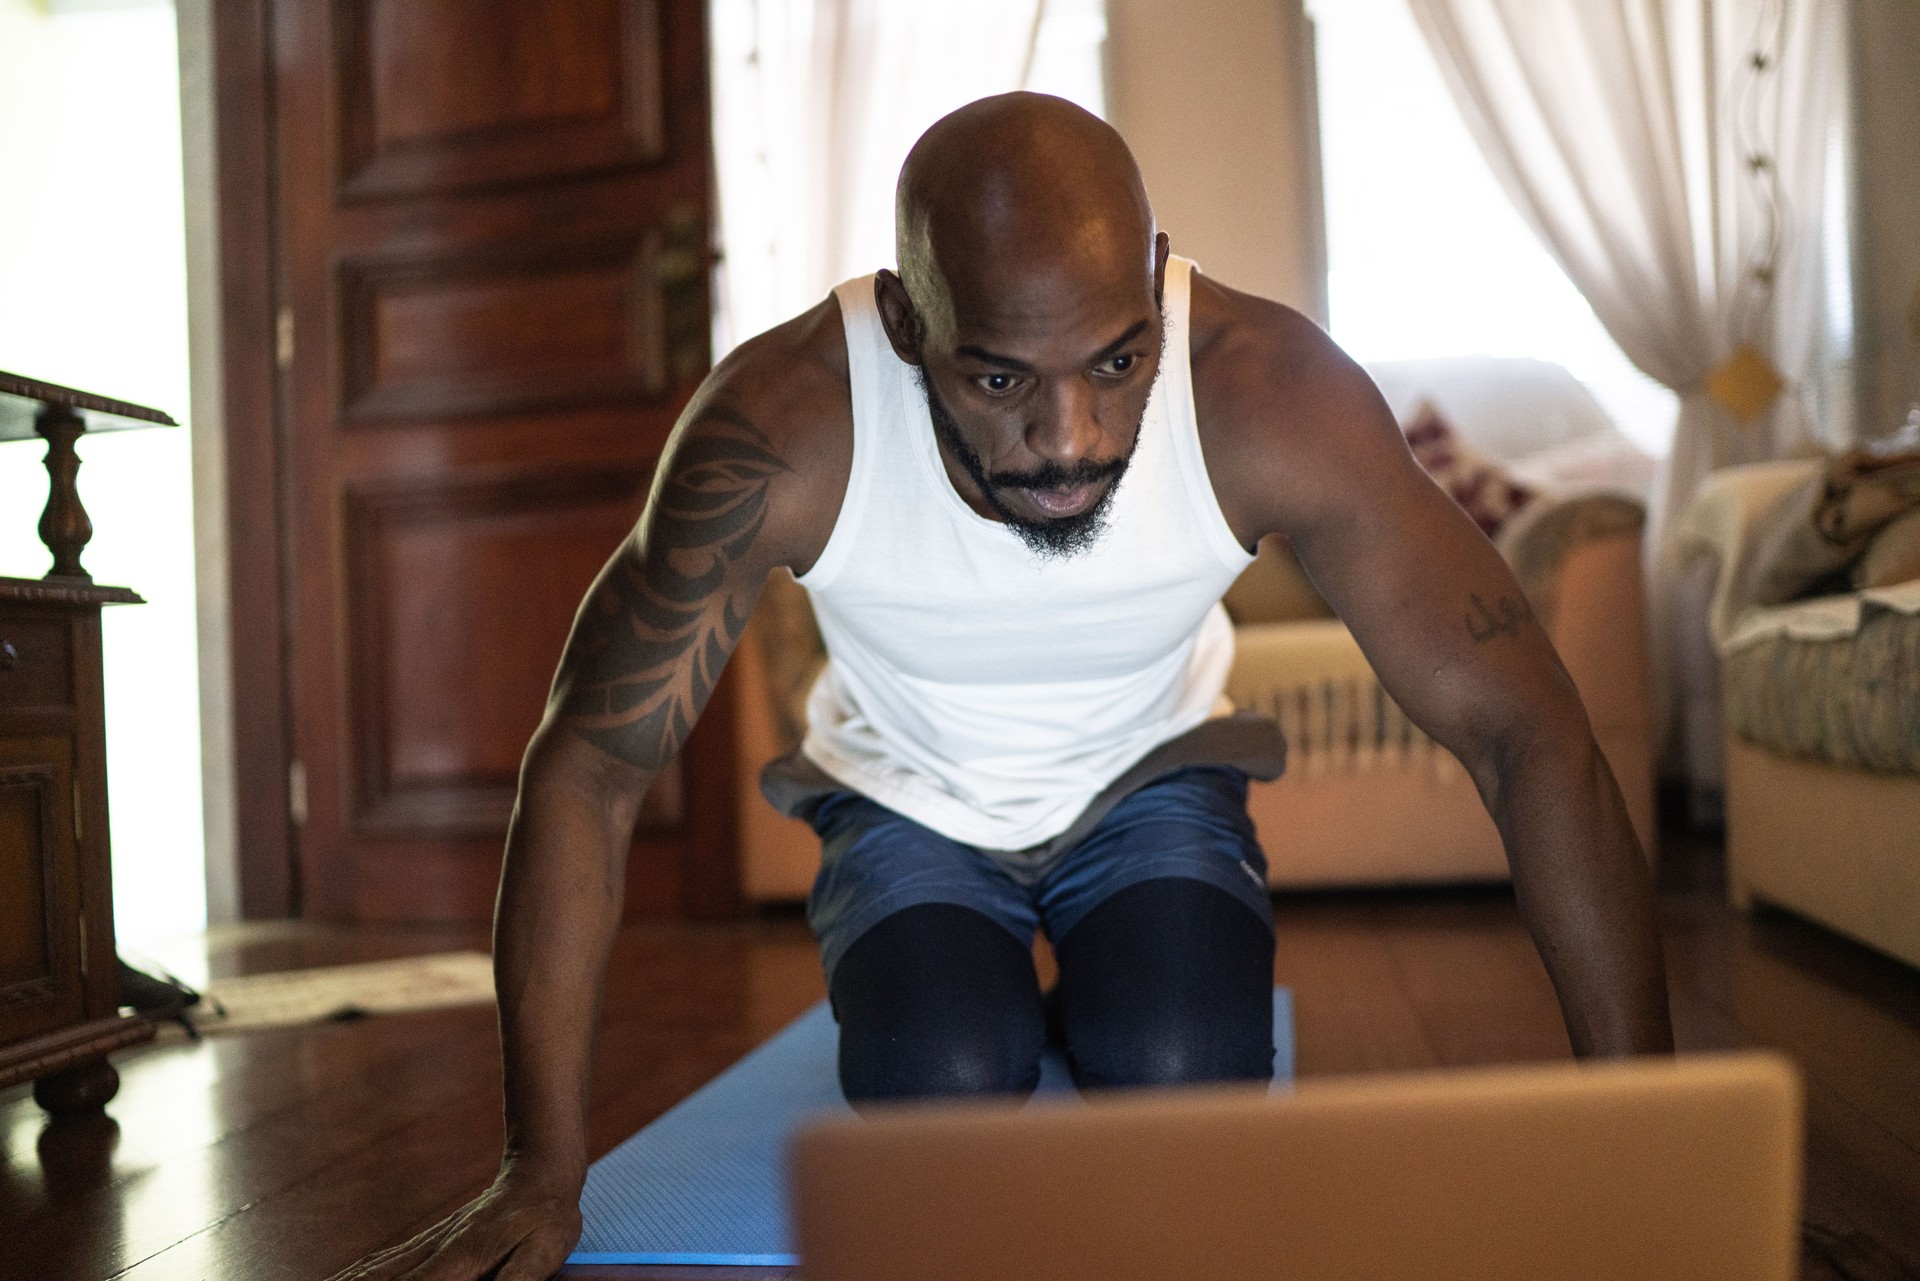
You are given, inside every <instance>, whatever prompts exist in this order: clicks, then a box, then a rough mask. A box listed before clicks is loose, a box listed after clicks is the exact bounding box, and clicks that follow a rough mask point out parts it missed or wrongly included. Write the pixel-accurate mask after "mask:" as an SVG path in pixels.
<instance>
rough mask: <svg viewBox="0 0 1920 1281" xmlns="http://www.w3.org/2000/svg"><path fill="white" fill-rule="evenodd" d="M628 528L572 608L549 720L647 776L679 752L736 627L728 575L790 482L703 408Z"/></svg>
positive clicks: (722, 412) (745, 428) (753, 441)
mask: <svg viewBox="0 0 1920 1281" xmlns="http://www.w3.org/2000/svg"><path fill="white" fill-rule="evenodd" d="M667 466H669V467H670V468H671V470H670V471H669V472H668V474H667V477H666V480H665V481H664V482H663V483H661V484H659V485H658V486H657V488H656V489H655V491H654V493H653V496H652V498H651V499H650V500H649V502H648V505H647V511H646V514H645V515H644V516H643V517H642V518H641V524H640V528H639V529H638V530H636V531H635V533H634V535H633V537H632V538H630V539H629V540H628V542H627V543H626V545H625V546H623V547H622V548H621V550H620V551H619V552H618V553H617V554H616V555H615V556H614V558H613V559H612V561H610V562H609V563H608V565H607V567H606V569H604V570H603V571H601V575H600V579H599V581H598V582H597V583H596V584H595V585H594V588H593V591H592V592H591V594H590V595H589V596H588V598H587V600H586V602H585V603H584V604H583V605H582V606H581V608H580V615H579V617H578V618H577V619H576V620H575V622H574V630H573V636H572V638H571V640H569V642H568V645H567V654H566V658H565V660H564V661H563V662H562V664H561V670H560V675H559V678H558V679H557V681H556V682H555V691H554V696H555V698H556V700H557V701H558V704H559V718H560V719H561V720H562V721H563V722H564V723H566V724H567V725H568V726H569V727H570V728H572V729H573V730H574V731H575V732H576V733H578V734H579V735H580V736H581V737H582V738H585V739H586V740H587V741H588V742H590V743H592V744H594V745H595V746H596V747H599V748H600V749H601V750H603V751H605V752H607V753H609V754H610V755H612V756H614V757H617V758H618V759H620V760H622V761H625V762H626V763H628V764H629V765H634V766H637V767H639V768H641V769H644V770H649V771H657V770H659V769H660V768H661V767H662V766H664V765H665V764H666V763H667V761H668V760H670V759H671V758H672V756H673V754H674V753H675V752H676V751H678V750H679V748H680V745H681V743H682V742H684V741H685V740H686V737H687V735H688V733H690V732H691V731H692V729H693V723H694V721H695V720H696V719H698V717H699V715H700V709H701V708H703V707H704V706H706V702H707V698H708V696H709V695H710V694H712V693H713V686H714V682H716V681H717V680H719V679H720V671H721V669H722V668H723V667H725V666H726V662H727V658H728V656H729V655H730V654H732V652H733V647H734V645H735V644H736V643H737V642H738V641H739V639H740V633H741V631H742V630H743V629H744V628H745V627H746V625H747V617H748V615H749V614H750V613H751V610H752V606H753V600H754V597H755V595H756V591H755V587H756V584H750V583H748V582H745V581H743V580H742V579H741V577H740V575H739V573H738V570H739V569H740V568H741V565H742V562H743V561H745V560H746V559H747V558H748V552H749V549H751V548H752V546H753V544H754V540H755V539H757V538H758V537H759V535H760V532H761V529H762V527H763V526H764V525H765V523H766V516H767V487H768V484H769V483H770V482H771V481H772V480H773V478H774V477H775V476H778V475H780V474H782V473H784V472H788V471H790V470H791V468H789V467H788V466H787V464H786V462H785V461H784V460H783V459H781V458H780V456H779V455H778V454H776V453H775V452H774V450H773V446H772V444H771V443H770V442H769V441H768V440H767V438H766V436H764V435H763V434H761V432H760V430H759V428H757V427H755V426H754V424H753V422H752V420H751V419H749V418H748V417H747V416H746V415H745V414H744V413H741V412H740V411H739V410H737V409H734V408H731V407H729V406H726V405H708V406H706V407H705V408H703V409H702V410H701V412H700V415H699V417H697V418H695V419H694V420H693V422H691V423H690V424H689V425H688V426H687V428H686V430H685V432H684V434H683V435H682V436H681V438H680V439H679V441H678V442H677V443H676V444H675V445H674V446H673V447H672V449H671V452H670V454H669V458H668V460H667Z"/></svg>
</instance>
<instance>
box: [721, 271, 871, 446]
mask: <svg viewBox="0 0 1920 1281" xmlns="http://www.w3.org/2000/svg"><path fill="white" fill-rule="evenodd" d="M702 394H703V395H707V396H710V397H712V398H715V399H722V400H725V401H726V402H728V403H730V404H732V405H734V406H735V407H737V408H738V409H739V410H740V411H741V412H743V413H745V414H747V415H748V416H749V417H751V418H752V419H754V421H755V423H756V425H757V426H758V427H759V428H760V430H761V431H763V432H765V433H766V434H767V435H768V436H769V437H770V438H772V439H774V440H776V441H779V442H782V443H787V442H793V443H796V444H798V443H801V442H803V441H804V440H806V439H807V438H810V437H812V436H816V435H820V434H822V433H825V434H828V435H837V434H841V433H842V432H844V431H847V430H851V427H852V422H853V409H852V396H851V393H850V391H849V387H848V374H847V341H846V334H845V331H844V329H843V328H842V326H841V321H840V304H839V302H838V301H837V300H836V299H835V298H834V296H833V295H832V294H828V295H827V296H826V298H824V299H823V300H821V302H820V303H819V304H818V305H816V306H814V307H811V308H809V309H807V310H806V311H803V312H801V313H800V314H799V315H798V316H795V317H794V318H793V319H791V320H788V321H785V322H783V323H782V324H778V325H775V326H774V327H773V328H771V329H768V330H765V331H764V332H762V333H759V334H755V335H754V336H753V337H751V338H749V339H747V340H746V341H745V342H743V343H741V344H740V345H739V346H737V347H735V348H734V349H733V350H732V351H731V352H729V353H727V356H726V358H725V359H723V360H722V361H721V362H720V363H719V364H718V365H716V366H715V367H714V370H713V373H712V374H710V375H709V376H708V379H707V385H706V386H705V387H703V388H702Z"/></svg>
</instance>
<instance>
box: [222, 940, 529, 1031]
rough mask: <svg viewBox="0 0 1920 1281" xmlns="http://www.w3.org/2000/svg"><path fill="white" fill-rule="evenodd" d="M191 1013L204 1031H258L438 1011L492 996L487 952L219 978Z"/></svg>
mask: <svg viewBox="0 0 1920 1281" xmlns="http://www.w3.org/2000/svg"><path fill="white" fill-rule="evenodd" d="M201 996H202V998H203V999H202V1000H201V1002H200V1004H198V1005H196V1006H194V1007H193V1008H192V1009H190V1010H188V1011H187V1018H188V1020H189V1021H190V1022H192V1024H193V1026H194V1028H195V1030H197V1031H200V1032H254V1031H259V1030H261V1029H264V1028H274V1027H292V1026H295V1025H298V1024H301V1023H322V1022H326V1021H328V1020H332V1019H348V1018H356V1017H359V1016H361V1015H365V1014H397V1013H400V1012H402V1011H406V1010H436V1009H443V1008H445V1007H447V1006H452V1005H481V1004H486V1003H489V1002H491V1001H492V1000H493V960H492V958H490V957H489V956H488V955H487V954H486V953H485V952H440V953H436V954H434V955H431V956H408V957H402V958H400V959H399V960H393V961H368V962H364V963H360V964H354V965H323V966H320V967H318V968H315V969H311V970H282V971H280V972H279V973H275V974H249V975H246V976H245V977H242V978H232V979H216V980H214V981H213V982H211V983H209V984H207V985H206V988H205V990H204V991H203V992H202V993H201Z"/></svg>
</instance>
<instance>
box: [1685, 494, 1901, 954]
mask: <svg viewBox="0 0 1920 1281" xmlns="http://www.w3.org/2000/svg"><path fill="white" fill-rule="evenodd" d="M1826 466H1827V465H1826V463H1825V462H1824V461H1823V460H1820V459H1810V460H1791V461H1786V462H1776V463H1760V464H1753V465H1749V466H1743V467H1730V468H1727V469H1725V470H1723V471H1719V472H1716V473H1714V474H1713V475H1712V476H1710V477H1709V478H1708V480H1707V482H1706V483H1705V484H1704V485H1703V486H1702V488H1701V490H1700V492H1699V494H1698V495H1697V496H1696V497H1695V499H1694V501H1693V502H1692V504H1690V506H1689V508H1688V510H1687V511H1686V512H1685V513H1684V515H1683V517H1682V520H1681V524H1680V526H1679V528H1678V529H1677V530H1676V535H1677V536H1678V538H1679V540H1680V543H1681V546H1682V547H1683V548H1684V549H1685V550H1686V551H1687V552H1688V553H1689V554H1690V555H1693V556H1695V557H1700V558H1704V559H1706V560H1708V561H1710V562H1711V564H1712V567H1713V571H1714V595H1713V600H1712V605H1711V609H1710V616H1709V632H1710V634H1711V636H1712V639H1713V644H1714V649H1715V651H1716V652H1717V654H1718V656H1719V661H1720V669H1719V684H1720V698H1721V704H1722V707H1723V721H1724V726H1725V749H1726V783H1725V810H1726V835H1727V891H1728V896H1729V898H1730V899H1731V901H1732V902H1733V904H1734V905H1735V906H1736V907H1739V908H1742V909H1745V908H1747V907H1749V906H1750V905H1752V904H1753V903H1754V902H1755V901H1762V902H1767V903H1771V904H1773V905H1775V906H1778V907H1783V908H1786V909H1788V910H1790V911H1793V912H1795V913H1797V914H1799V915H1802V916H1805V917H1808V918H1810V919H1812V920H1814V921H1817V922H1819V923H1821V924H1822V925H1825V926H1827V927H1828V928H1830V929H1833V930H1835V931H1837V932H1839V933H1841V934H1845V935H1847V936H1849V937H1851V938H1853V939H1856V940H1858V941H1859V942H1862V943H1865V944H1867V945H1869V946H1871V947H1874V948H1877V949H1879V950H1880V951H1882V952H1885V953H1887V954H1889V955H1891V956H1894V957H1898V958H1900V959H1901V960H1903V961H1905V962H1907V963H1908V964H1910V965H1916V966H1920V579H1913V580H1910V581H1906V582H1902V583H1897V584H1894V585H1890V586H1882V587H1872V588H1865V589H1860V590H1842V591H1820V592H1816V593H1815V594H1813V595H1811V596H1807V597H1804V598H1802V599H1797V600H1791V601H1785V602H1780V603H1770V602H1771V596H1772V595H1775V594H1777V593H1769V592H1768V591H1767V589H1766V580H1767V578H1768V576H1769V574H1777V571H1778V561H1779V555H1778V549H1779V546H1780V543H1781V536H1782V535H1783V534H1785V535H1791V534H1792V533H1793V532H1794V531H1795V528H1796V527H1797V526H1798V525H1799V524H1801V523H1802V521H1801V520H1800V517H1801V515H1802V513H1800V512H1798V511H1796V510H1795V506H1796V504H1797V503H1804V502H1805V501H1806V500H1807V497H1808V496H1809V495H1810V494H1811V493H1812V492H1813V491H1814V489H1816V488H1817V487H1818V485H1819V483H1820V482H1821V480H1822V476H1823V471H1825V469H1826Z"/></svg>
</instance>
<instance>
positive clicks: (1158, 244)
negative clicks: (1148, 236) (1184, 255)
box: [1153, 231, 1173, 303]
mask: <svg viewBox="0 0 1920 1281" xmlns="http://www.w3.org/2000/svg"><path fill="white" fill-rule="evenodd" d="M1172 251H1173V242H1172V241H1171V240H1168V239H1167V233H1166V232H1164V231H1157V232H1155V233H1154V236H1153V300H1154V302H1156V303H1157V302H1160V301H1161V300H1162V299H1163V298H1164V297H1165V296H1166V288H1167V255H1168V254H1169V253H1171V252H1172Z"/></svg>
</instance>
